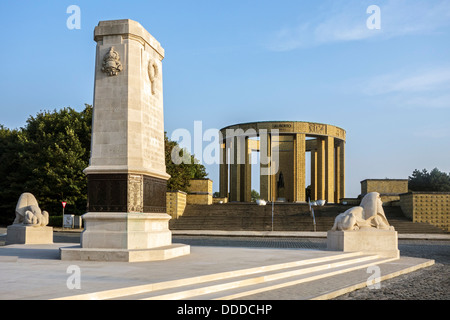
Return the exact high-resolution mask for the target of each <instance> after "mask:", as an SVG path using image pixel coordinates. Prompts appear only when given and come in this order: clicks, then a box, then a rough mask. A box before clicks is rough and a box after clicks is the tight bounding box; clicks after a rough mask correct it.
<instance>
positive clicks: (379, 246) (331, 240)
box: [327, 228, 400, 258]
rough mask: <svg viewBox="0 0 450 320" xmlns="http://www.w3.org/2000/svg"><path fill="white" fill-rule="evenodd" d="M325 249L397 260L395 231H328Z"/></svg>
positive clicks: (396, 236) (398, 252)
mask: <svg viewBox="0 0 450 320" xmlns="http://www.w3.org/2000/svg"><path fill="white" fill-rule="evenodd" d="M327 249H328V250H332V251H343V252H355V251H361V252H364V253H369V254H378V255H379V256H381V257H392V258H399V257H400V251H399V250H398V235H397V231H392V230H379V229H375V228H368V229H360V230H357V231H328V233H327Z"/></svg>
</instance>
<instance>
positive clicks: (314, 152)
mask: <svg viewBox="0 0 450 320" xmlns="http://www.w3.org/2000/svg"><path fill="white" fill-rule="evenodd" d="M314 200H317V150H316V149H312V150H311V201H314Z"/></svg>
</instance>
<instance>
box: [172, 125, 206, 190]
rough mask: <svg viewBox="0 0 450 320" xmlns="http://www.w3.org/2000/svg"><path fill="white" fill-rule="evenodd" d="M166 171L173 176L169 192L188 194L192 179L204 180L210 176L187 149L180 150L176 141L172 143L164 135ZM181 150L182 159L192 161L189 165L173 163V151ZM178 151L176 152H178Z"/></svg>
mask: <svg viewBox="0 0 450 320" xmlns="http://www.w3.org/2000/svg"><path fill="white" fill-rule="evenodd" d="M164 142H165V158H166V159H165V160H166V171H167V173H168V174H169V175H170V176H171V177H170V179H169V180H168V181H167V190H170V191H184V192H188V190H189V185H190V180H191V179H203V178H206V177H207V176H208V174H207V173H206V168H205V166H203V165H202V164H200V163H198V162H199V161H198V160H197V159H196V158H195V157H194V156H193V155H191V154H189V153H188V151H187V150H185V149H180V147H179V145H178V143H177V142H176V141H171V140H169V138H168V137H167V134H166V133H164ZM174 148H177V149H180V157H183V155H184V157H187V158H188V159H190V162H189V163H184V162H182V163H180V164H175V163H174V162H173V161H172V151H173V150H174ZM177 149H176V150H177Z"/></svg>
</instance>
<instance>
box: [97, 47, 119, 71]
mask: <svg viewBox="0 0 450 320" xmlns="http://www.w3.org/2000/svg"><path fill="white" fill-rule="evenodd" d="M122 70H123V67H122V63H121V62H120V55H119V53H118V52H117V51H115V50H114V47H111V49H109V52H108V53H107V54H106V55H105V57H104V58H103V64H102V72H104V73H106V74H107V75H109V76H117V75H118V74H119V72H120V71H122Z"/></svg>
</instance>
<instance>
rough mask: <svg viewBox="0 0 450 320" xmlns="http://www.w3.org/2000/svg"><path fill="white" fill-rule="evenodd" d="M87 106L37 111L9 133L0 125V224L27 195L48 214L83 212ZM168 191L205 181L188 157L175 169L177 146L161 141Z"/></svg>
mask: <svg viewBox="0 0 450 320" xmlns="http://www.w3.org/2000/svg"><path fill="white" fill-rule="evenodd" d="M92 110H93V109H92V106H90V105H85V109H84V110H83V111H81V112H77V111H76V110H74V109H72V108H63V109H61V110H58V111H57V110H54V111H52V112H50V111H41V112H39V113H38V114H37V115H36V116H30V117H29V118H28V120H27V122H26V125H25V127H24V128H20V129H15V130H11V129H8V128H5V127H4V126H3V125H1V124H0V177H2V179H0V224H2V225H8V224H10V223H11V222H12V220H13V219H14V211H15V206H16V204H17V201H18V199H19V197H20V195H21V194H22V193H24V192H30V193H32V194H34V195H35V197H36V199H37V200H38V202H39V206H40V207H41V208H42V209H44V210H47V211H48V212H49V214H50V215H51V216H59V215H61V213H62V206H61V201H66V202H67V207H66V213H71V214H83V213H85V212H86V204H87V177H86V175H85V174H84V173H83V170H84V169H85V168H86V167H87V166H88V165H89V156H90V146H91V126H92ZM165 145H166V154H165V156H166V159H165V160H166V166H167V172H168V173H169V174H170V175H171V178H170V180H169V181H168V189H169V190H182V191H187V189H188V187H189V180H190V179H191V178H196V179H198V178H205V177H206V176H207V173H206V170H205V167H204V166H203V165H201V164H198V161H197V160H196V159H195V157H194V156H191V155H189V157H190V158H191V160H192V163H191V164H181V165H175V164H174V163H173V162H172V161H171V150H172V148H173V147H174V146H178V144H177V143H176V142H173V141H170V140H169V139H168V138H167V137H165Z"/></svg>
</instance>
